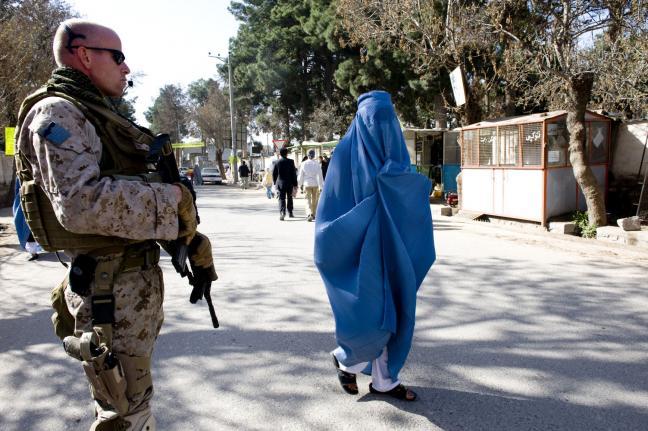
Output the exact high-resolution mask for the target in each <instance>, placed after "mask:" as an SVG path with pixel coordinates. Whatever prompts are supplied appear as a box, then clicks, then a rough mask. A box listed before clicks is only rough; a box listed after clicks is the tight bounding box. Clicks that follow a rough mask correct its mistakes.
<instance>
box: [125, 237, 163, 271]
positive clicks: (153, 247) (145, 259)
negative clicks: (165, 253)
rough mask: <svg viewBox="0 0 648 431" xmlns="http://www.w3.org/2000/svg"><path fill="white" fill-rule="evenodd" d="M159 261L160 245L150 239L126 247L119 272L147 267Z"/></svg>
mask: <svg viewBox="0 0 648 431" xmlns="http://www.w3.org/2000/svg"><path fill="white" fill-rule="evenodd" d="M159 261H160V246H159V245H157V243H155V242H152V241H147V242H145V243H140V244H134V245H131V246H128V247H126V251H124V257H123V258H122V262H121V272H130V271H139V270H142V269H149V268H150V267H152V266H153V265H156V264H157V263H158V262H159Z"/></svg>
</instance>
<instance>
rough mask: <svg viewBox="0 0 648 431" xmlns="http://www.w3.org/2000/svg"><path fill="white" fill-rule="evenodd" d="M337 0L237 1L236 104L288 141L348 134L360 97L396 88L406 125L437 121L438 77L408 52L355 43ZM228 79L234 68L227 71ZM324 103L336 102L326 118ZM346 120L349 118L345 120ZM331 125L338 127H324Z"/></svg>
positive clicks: (224, 73) (242, 112) (241, 112)
mask: <svg viewBox="0 0 648 431" xmlns="http://www.w3.org/2000/svg"><path fill="white" fill-rule="evenodd" d="M337 5H338V1H337V0H298V1H295V0H237V1H232V3H231V5H230V11H231V12H232V13H233V14H234V16H235V17H236V18H237V19H238V20H239V21H240V22H241V25H240V27H239V31H238V34H237V37H236V38H235V39H234V40H233V43H232V52H231V58H232V65H233V68H234V70H233V75H234V77H233V81H234V95H235V105H236V107H237V111H239V112H238V115H239V116H246V115H248V116H250V117H251V120H252V123H253V124H254V125H256V127H257V128H258V129H260V130H263V131H267V132H272V133H273V134H274V135H275V136H276V137H283V138H286V139H297V140H303V139H313V138H315V137H321V136H325V135H329V136H330V135H331V134H335V133H343V132H344V130H345V129H346V127H347V126H348V119H349V118H351V116H352V115H353V113H354V112H355V110H356V98H357V96H358V95H359V94H361V93H363V92H366V91H368V90H373V89H384V90H386V91H388V92H390V93H391V95H392V98H393V100H394V104H395V106H396V109H397V110H398V111H399V113H400V114H401V116H402V118H403V120H404V121H405V122H406V123H409V124H413V125H416V126H419V127H425V126H426V125H429V120H430V118H431V117H432V114H431V112H432V105H433V104H432V100H433V98H434V96H435V95H436V94H437V89H438V88H439V86H438V85H437V78H436V77H433V76H431V75H421V74H419V73H415V72H414V71H413V65H412V63H413V61H412V58H411V57H410V56H409V55H407V54H406V53H405V52H403V51H402V50H398V49H390V50H382V49H379V48H378V47H377V46H371V47H369V48H368V49H364V48H363V47H360V46H351V45H349V44H348V42H347V41H348V37H347V36H346V31H345V30H344V29H343V28H342V26H341V22H340V18H339V17H338V15H337ZM220 73H221V75H222V76H224V77H225V76H227V67H226V66H222V67H221V68H220ZM322 107H330V108H331V109H330V111H328V113H327V114H328V118H324V117H325V116H324V115H323V114H324V112H323V110H322ZM340 122H344V123H345V124H344V125H341V124H340ZM326 125H330V127H332V129H331V130H328V131H327V130H323V128H322V126H326Z"/></svg>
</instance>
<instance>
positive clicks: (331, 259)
mask: <svg viewBox="0 0 648 431" xmlns="http://www.w3.org/2000/svg"><path fill="white" fill-rule="evenodd" d="M430 188H431V183H430V181H429V180H428V179H427V178H425V177H423V176H422V175H419V174H417V173H414V172H412V171H411V169H410V158H409V155H408V153H407V148H406V146H405V141H404V139H403V134H402V132H401V128H400V125H399V123H398V119H397V118H396V113H395V111H394V107H393V105H392V103H391V97H390V95H389V94H388V93H386V92H384V91H372V92H369V93H366V94H363V95H361V96H360V97H359V99H358V111H357V113H356V116H355V118H354V120H353V122H352V123H351V126H350V127H349V130H348V131H347V133H346V135H345V136H344V137H343V138H342V139H341V141H340V143H339V144H338V146H337V147H336V148H335V151H334V153H333V155H332V158H331V161H330V163H329V168H328V173H327V175H326V181H325V182H324V189H323V191H322V195H321V197H320V201H319V205H318V207H317V215H316V226H315V264H316V265H317V268H318V270H319V272H320V275H321V277H322V279H323V281H324V284H325V286H326V291H327V294H328V297H329V300H330V303H331V308H332V311H333V316H334V318H335V335H336V340H337V343H338V345H339V346H340V347H341V348H342V349H343V350H344V354H345V357H344V358H338V359H340V362H341V363H343V364H344V365H347V366H350V365H354V364H358V363H360V362H365V361H372V360H373V359H375V358H377V357H378V356H379V355H380V354H381V352H382V350H383V348H384V347H385V346H387V350H388V369H389V372H390V374H391V378H392V380H394V381H395V380H396V379H397V378H398V373H399V372H400V370H401V368H402V367H403V365H404V364H405V361H406V359H407V355H408V354H409V351H410V347H411V344H412V335H413V332H414V320H415V319H414V318H415V313H416V293H417V291H418V288H419V286H420V285H421V283H422V281H423V279H424V277H425V276H426V274H427V272H428V270H429V269H430V266H431V265H432V263H433V262H434V260H435V257H436V254H435V250H434V238H433V234H432V216H431V213H430V205H429V194H430ZM365 371H366V372H370V369H367V370H365Z"/></svg>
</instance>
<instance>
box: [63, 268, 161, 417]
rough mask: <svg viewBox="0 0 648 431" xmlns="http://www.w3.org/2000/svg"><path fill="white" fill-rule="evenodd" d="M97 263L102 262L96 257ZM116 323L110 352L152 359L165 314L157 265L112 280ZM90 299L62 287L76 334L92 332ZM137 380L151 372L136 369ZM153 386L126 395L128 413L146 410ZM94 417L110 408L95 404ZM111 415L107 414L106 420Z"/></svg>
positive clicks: (117, 276)
mask: <svg viewBox="0 0 648 431" xmlns="http://www.w3.org/2000/svg"><path fill="white" fill-rule="evenodd" d="M97 260H101V258H98V259H97ZM113 295H114V296H115V323H114V324H113V336H112V349H111V350H112V352H113V353H116V354H121V355H128V356H138V357H151V355H152V354H153V347H154V344H155V340H156V338H157V336H158V333H159V332H160V328H161V326H162V321H163V320H164V312H163V310H162V301H163V298H164V284H163V280H162V270H161V269H160V267H159V266H158V265H153V266H151V267H150V268H148V269H145V270H139V271H133V272H125V273H120V274H118V275H116V276H115V278H114V285H113ZM90 298H91V297H90V296H87V297H85V298H84V297H81V296H79V295H77V294H76V293H74V292H72V291H71V290H70V287H69V286H67V287H66V288H65V302H66V304H67V307H68V309H69V311H70V313H71V314H72V316H73V317H74V321H75V328H74V329H75V334H77V335H78V334H80V333H82V332H86V331H90V330H92V323H91V319H92V315H91V308H90ZM137 373H138V375H137V378H138V379H140V378H142V377H143V376H144V375H146V374H147V373H148V374H150V373H151V370H150V369H145V370H142V369H138V370H137ZM152 396H153V387H152V386H151V387H149V388H148V389H146V390H143V391H141V392H138V393H136V394H133V395H131V396H129V398H128V401H129V403H128V404H129V410H128V413H127V415H128V414H131V413H135V412H138V411H142V410H145V409H147V408H149V402H150V400H151V398H152ZM96 404H97V414H98V415H100V416H104V415H103V414H102V410H106V411H110V410H112V408H111V407H112V406H106V405H102V404H101V403H99V402H97V403H96ZM109 416H110V415H107V417H109Z"/></svg>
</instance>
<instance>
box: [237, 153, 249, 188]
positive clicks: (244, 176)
mask: <svg viewBox="0 0 648 431" xmlns="http://www.w3.org/2000/svg"><path fill="white" fill-rule="evenodd" d="M238 173H239V177H241V188H242V189H243V190H247V188H248V187H249V184H250V168H248V166H247V165H246V164H245V160H241V166H239V168H238Z"/></svg>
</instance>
